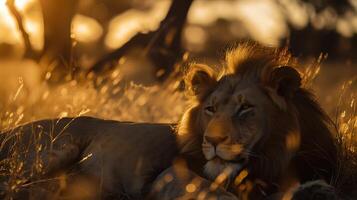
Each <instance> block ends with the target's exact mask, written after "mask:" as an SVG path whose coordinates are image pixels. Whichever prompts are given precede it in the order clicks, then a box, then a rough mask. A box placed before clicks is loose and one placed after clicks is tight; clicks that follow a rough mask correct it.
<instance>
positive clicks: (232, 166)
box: [204, 157, 243, 180]
mask: <svg viewBox="0 0 357 200" xmlns="http://www.w3.org/2000/svg"><path fill="white" fill-rule="evenodd" d="M242 168H243V165H242V164H239V163H231V162H227V161H224V160H222V159H220V158H218V157H216V158H214V159H212V160H209V161H207V163H206V164H205V166H204V173H205V175H206V176H207V178H209V179H211V180H215V179H216V178H217V177H218V176H219V175H220V174H226V175H227V177H228V178H232V177H235V176H236V175H237V174H238V173H239V172H240V171H241V170H242Z"/></svg>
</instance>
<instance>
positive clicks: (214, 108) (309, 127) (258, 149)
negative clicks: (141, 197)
mask: <svg viewBox="0 0 357 200" xmlns="http://www.w3.org/2000/svg"><path fill="white" fill-rule="evenodd" d="M295 66H296V60H295V59H293V58H292V57H291V56H290V54H289V53H288V52H287V51H286V50H277V49H273V48H267V47H262V46H260V45H257V44H250V43H244V44H241V45H240V46H238V48H236V49H233V50H232V51H230V52H229V53H228V54H227V56H226V66H225V67H223V68H222V69H220V70H214V69H213V68H211V67H208V66H206V65H201V64H193V65H192V66H190V68H189V70H188V71H187V73H186V76H185V83H186V88H187V89H186V91H187V93H188V95H189V96H190V97H191V99H192V104H191V108H190V109H189V110H188V111H187V112H186V113H185V115H184V117H183V118H182V121H181V123H180V124H179V131H178V132H179V134H181V135H185V134H188V135H192V136H195V137H197V138H199V139H200V142H201V149H202V153H203V155H204V158H205V159H206V163H205V166H204V171H205V173H206V175H207V176H209V177H211V178H215V177H217V176H218V175H219V174H221V173H223V172H224V171H225V170H226V171H228V172H229V173H230V174H231V176H232V177H234V176H235V175H236V174H237V173H238V172H239V171H240V169H241V168H242V166H243V165H248V166H249V168H250V169H251V172H252V173H253V176H255V177H258V178H259V179H263V180H267V181H272V182H274V181H278V180H279V179H280V177H281V176H282V174H283V173H284V172H285V170H287V168H288V167H289V166H290V165H291V164H292V163H293V162H295V161H296V162H298V164H297V165H300V164H301V165H304V163H303V162H306V163H307V162H309V163H308V165H306V169H307V170H308V169H309V167H311V168H313V171H314V172H318V171H319V170H320V169H319V166H321V165H322V166H324V165H325V164H326V163H327V162H330V161H331V160H332V162H333V161H334V159H335V157H334V155H335V154H334V153H335V148H334V143H333V139H332V136H331V134H330V130H329V129H328V127H327V124H328V118H327V117H326V116H325V115H324V114H323V112H322V111H321V110H320V108H319V106H318V105H317V104H316V103H315V101H314V100H313V99H312V98H311V97H310V95H309V93H308V92H307V91H306V90H305V89H303V88H302V86H301V77H300V73H299V72H298V71H297V69H296V67H295ZM303 115H306V116H303ZM314 126H315V127H314ZM305 150H308V151H309V152H305ZM310 153H311V155H310ZM300 158H301V159H300ZM315 158H317V160H316V159H315ZM297 159H300V160H297ZM322 160H323V162H320V161H322ZM306 163H305V164H306ZM315 164H316V165H318V166H317V169H316V166H315ZM327 164H329V163H327ZM309 165H310V166H309ZM329 166H331V165H329ZM329 166H325V167H323V168H321V171H323V172H326V170H327V171H328V170H330V169H329ZM297 168H298V167H297ZM297 170H298V169H297ZM297 173H299V171H298V172H297ZM304 173H305V172H304ZM326 173H328V175H331V174H330V171H328V172H326ZM306 174H308V172H306ZM316 174H318V173H316ZM314 175H315V174H314ZM323 175H325V174H323ZM323 175H322V176H323ZM309 176H310V175H309ZM311 176H313V175H311ZM309 178H311V177H307V179H309Z"/></svg>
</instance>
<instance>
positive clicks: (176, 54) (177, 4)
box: [89, 0, 193, 80]
mask: <svg viewBox="0 0 357 200" xmlns="http://www.w3.org/2000/svg"><path fill="white" fill-rule="evenodd" d="M192 2H193V0H173V2H172V4H171V6H170V9H169V11H168V13H167V15H166V17H165V19H164V20H163V21H162V22H161V24H160V27H159V29H158V30H156V31H154V32H150V33H148V34H143V33H139V34H137V35H136V36H135V37H133V38H132V39H131V40H130V41H128V42H127V43H126V44H124V45H123V46H122V47H120V48H119V49H117V50H114V51H113V52H111V53H109V54H107V55H105V56H104V57H103V58H101V59H99V61H98V62H97V63H96V64H94V65H93V67H92V68H91V69H90V70H89V73H90V72H94V73H96V74H98V73H102V72H105V71H107V70H108V69H112V68H113V67H114V66H115V64H116V63H117V61H118V60H119V58H121V57H122V56H124V55H125V54H126V53H127V52H128V51H129V50H130V49H132V48H133V47H141V48H142V49H143V50H145V55H146V56H147V57H148V58H149V60H150V61H151V62H152V63H153V64H154V66H156V67H157V70H158V71H159V70H162V73H160V76H159V77H158V78H159V79H160V80H163V79H165V78H166V77H167V76H168V75H169V74H170V72H171V71H172V70H173V66H174V64H175V63H176V62H177V61H178V59H179V58H181V56H182V53H183V50H182V46H181V37H182V36H181V35H182V34H181V33H182V29H183V27H184V25H185V23H186V17H187V13H188V10H189V8H190V6H191V4H192Z"/></svg>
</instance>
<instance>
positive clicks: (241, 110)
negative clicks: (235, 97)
mask: <svg viewBox="0 0 357 200" xmlns="http://www.w3.org/2000/svg"><path fill="white" fill-rule="evenodd" d="M252 110H253V106H252V105H249V104H243V105H241V106H240V108H239V109H238V111H237V115H238V116H239V117H242V116H244V115H245V114H246V113H249V112H250V111H252Z"/></svg>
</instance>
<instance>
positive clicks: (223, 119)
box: [0, 43, 337, 199]
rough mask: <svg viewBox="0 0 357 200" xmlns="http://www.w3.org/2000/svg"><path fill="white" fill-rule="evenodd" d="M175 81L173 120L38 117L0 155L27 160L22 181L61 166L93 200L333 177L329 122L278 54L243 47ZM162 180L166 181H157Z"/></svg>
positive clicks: (224, 194)
mask: <svg viewBox="0 0 357 200" xmlns="http://www.w3.org/2000/svg"><path fill="white" fill-rule="evenodd" d="M184 82H185V85H186V90H185V92H186V93H187V95H188V96H189V98H190V101H191V104H190V107H189V108H188V109H187V111H186V112H185V113H184V114H183V117H182V119H181V120H180V121H179V122H178V124H149V123H132V122H118V121H111V120H102V119H97V118H90V117H79V118H63V119H52V120H42V121H38V122H33V123H29V124H27V125H24V126H20V127H18V128H16V129H14V130H11V131H10V132H11V133H15V134H9V132H6V133H4V134H1V137H2V140H1V141H2V142H1V154H0V160H2V161H4V160H6V158H8V157H9V154H11V155H15V157H16V155H18V154H19V155H20V158H23V160H25V161H28V163H27V162H25V163H24V165H22V168H25V169H31V170H27V171H26V173H27V174H29V176H30V177H33V178H31V180H24V183H28V182H29V181H32V179H34V180H38V179H43V177H52V176H53V174H58V173H59V172H62V171H65V172H67V174H68V171H69V172H72V171H76V172H77V173H79V174H81V175H85V176H86V177H88V176H89V177H90V179H91V180H94V181H93V182H94V183H95V184H97V185H96V186H94V187H93V188H97V189H98V190H99V191H98V193H95V195H94V196H95V197H96V198H113V197H115V198H118V197H119V198H124V199H143V198H145V197H146V196H147V194H149V198H153V199H175V198H181V197H183V195H184V194H183V193H184V192H187V191H195V192H192V193H191V195H190V197H189V198H198V199H200V198H204V197H205V196H204V197H202V194H203V193H201V192H200V191H201V190H205V192H206V191H209V192H211V193H212V192H213V195H216V196H217V197H218V199H237V198H239V199H247V198H249V199H264V198H268V197H273V196H279V195H280V194H284V193H285V192H287V191H288V190H289V189H290V188H291V187H292V186H294V185H295V184H297V183H302V184H303V183H306V182H309V181H313V180H324V181H326V182H329V181H330V180H331V179H332V178H333V177H334V175H335V170H336V163H337V147H336V145H335V143H334V136H333V131H332V128H331V127H330V126H332V122H331V120H330V119H329V118H328V116H327V115H326V114H325V113H324V112H323V110H322V109H321V107H320V106H319V104H318V103H317V102H316V101H315V100H314V98H313V96H312V94H311V93H310V92H308V90H306V89H304V88H303V86H302V84H301V82H302V79H301V75H300V73H299V72H298V69H297V62H296V61H295V59H294V58H293V57H292V56H291V55H290V54H289V53H288V52H287V51H286V50H284V49H283V50H279V49H275V48H270V47H263V46H260V45H258V44H252V43H243V44H240V45H239V46H238V47H237V48H234V49H232V50H231V51H229V52H228V53H227V56H226V64H225V66H224V67H221V68H220V67H218V68H211V67H209V66H207V65H203V64H193V65H191V66H190V68H189V69H188V71H187V72H186V73H185V75H184ZM33 133H36V134H33ZM9 135H10V136H12V137H8V136H9ZM19 138H20V139H19ZM18 141H20V142H18ZM10 144H15V146H17V149H19V150H18V151H15V153H13V152H14V149H16V148H13V146H14V145H10ZM22 153H23V155H22ZM175 160H184V161H185V163H186V164H187V168H186V167H181V168H180V166H182V165H178V166H179V167H177V166H176V165H175V162H176V161H175ZM33 163H36V165H35V167H31V166H30V164H33ZM179 163H180V162H179ZM172 165H173V167H171V166H172ZM178 169H179V170H178ZM183 171H184V172H185V173H184V174H186V175H187V176H182V174H181V172H183ZM173 177H174V179H173ZM162 180H165V181H166V180H170V181H169V182H166V183H167V184H165V185H163V186H162V185H161V186H160V187H157V185H160V182H162ZM196 180H199V182H200V183H204V184H202V186H197V185H195V183H196V182H195V181H196ZM10 182H11V180H10ZM33 182H36V181H33ZM60 182H61V181H60ZM192 184H193V185H192ZM27 185H29V184H27ZM189 186H190V187H189ZM1 187H3V188H9V187H7V186H6V185H5V186H1ZM10 188H11V187H10ZM158 188H159V189H158ZM222 188H225V189H222ZM0 189H1V188H0ZM194 189H195V190H194ZM1 190H2V189H1ZM215 191H217V192H216V193H214V192H215ZM204 194H206V193H204ZM232 194H234V195H232ZM98 195H99V196H98ZM195 195H196V196H195ZM87 199H88V198H87ZM181 199H185V198H181Z"/></svg>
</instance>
